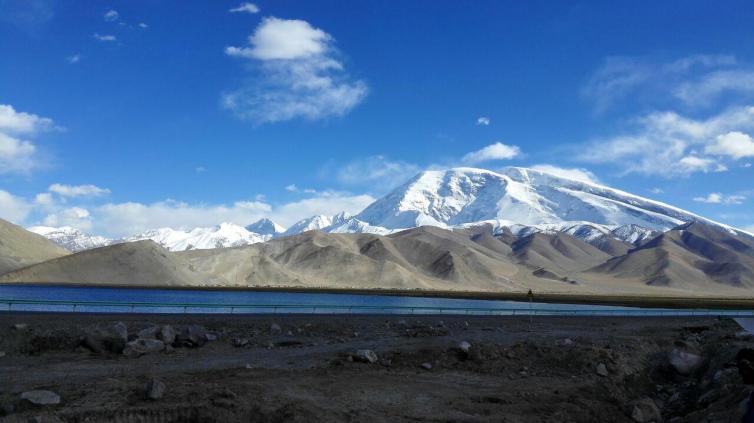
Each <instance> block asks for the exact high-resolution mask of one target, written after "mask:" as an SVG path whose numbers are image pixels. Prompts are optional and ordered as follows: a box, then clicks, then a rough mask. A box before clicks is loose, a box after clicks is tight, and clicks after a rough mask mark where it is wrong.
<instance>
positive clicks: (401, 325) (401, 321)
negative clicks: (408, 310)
mask: <svg viewBox="0 0 754 423" xmlns="http://www.w3.org/2000/svg"><path fill="white" fill-rule="evenodd" d="M396 324H397V325H398V326H400V327H402V328H405V327H406V326H408V323H406V321H405V320H398V322H397V323H396Z"/></svg>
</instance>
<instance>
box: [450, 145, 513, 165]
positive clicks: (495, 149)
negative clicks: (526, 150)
mask: <svg viewBox="0 0 754 423" xmlns="http://www.w3.org/2000/svg"><path fill="white" fill-rule="evenodd" d="M519 155H521V149H520V148H518V146H515V145H506V144H503V143H501V142H496V143H494V144H490V145H488V146H487V147H484V148H482V149H480V150H477V151H472V152H471V153H468V154H466V155H465V156H463V158H462V159H461V161H463V162H464V163H468V164H477V163H483V162H488V161H492V160H510V159H512V158H515V157H517V156H519Z"/></svg>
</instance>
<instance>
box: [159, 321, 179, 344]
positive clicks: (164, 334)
mask: <svg viewBox="0 0 754 423" xmlns="http://www.w3.org/2000/svg"><path fill="white" fill-rule="evenodd" d="M176 335H177V333H176V331H175V329H173V327H172V326H170V325H163V326H162V327H161V328H160V340H161V341H162V342H164V343H165V344H166V345H173V343H175V337H176Z"/></svg>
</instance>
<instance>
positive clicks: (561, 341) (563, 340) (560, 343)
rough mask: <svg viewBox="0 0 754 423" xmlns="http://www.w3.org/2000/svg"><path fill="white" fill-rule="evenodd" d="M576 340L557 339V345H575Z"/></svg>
mask: <svg viewBox="0 0 754 423" xmlns="http://www.w3.org/2000/svg"><path fill="white" fill-rule="evenodd" d="M573 344H574V342H573V340H572V339H571V338H565V339H559V340H557V341H555V345H557V346H559V347H570V346H573Z"/></svg>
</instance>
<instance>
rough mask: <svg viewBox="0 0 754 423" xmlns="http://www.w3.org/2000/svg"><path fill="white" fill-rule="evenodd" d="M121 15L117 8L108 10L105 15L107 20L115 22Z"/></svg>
mask: <svg viewBox="0 0 754 423" xmlns="http://www.w3.org/2000/svg"><path fill="white" fill-rule="evenodd" d="M119 17H120V14H118V12H117V11H115V10H108V11H107V12H106V13H105V15H104V18H105V21H107V22H115V21H117V20H118V18H119Z"/></svg>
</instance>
